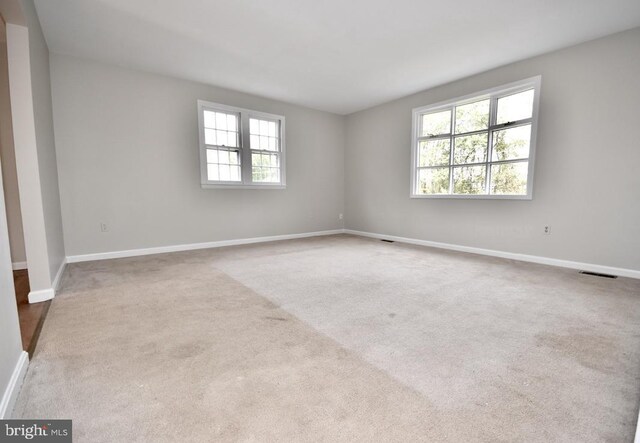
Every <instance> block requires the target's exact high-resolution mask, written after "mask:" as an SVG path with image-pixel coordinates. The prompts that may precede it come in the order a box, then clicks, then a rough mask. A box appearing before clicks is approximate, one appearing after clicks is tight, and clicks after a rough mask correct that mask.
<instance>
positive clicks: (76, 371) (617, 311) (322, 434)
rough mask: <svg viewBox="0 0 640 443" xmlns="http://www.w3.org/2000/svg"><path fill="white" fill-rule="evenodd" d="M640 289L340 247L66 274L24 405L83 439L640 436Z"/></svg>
mask: <svg viewBox="0 0 640 443" xmlns="http://www.w3.org/2000/svg"><path fill="white" fill-rule="evenodd" d="M639 403H640V281H637V280H631V279H624V278H619V279H616V280H609V279H602V278H597V277H590V276H584V275H580V274H578V273H577V272H576V271H572V270H564V269H558V268H550V267H545V266H540V265H533V264H528V263H521V262H515V261H509V260H502V259H494V258H489V257H482V256H477V255H471V254H462V253H454V252H447V251H441V250H436V249H428V248H421V247H412V246H408V245H401V244H398V243H394V244H389V243H383V242H379V241H375V240H369V239H363V238H357V237H351V236H333V237H325V238H314V239H303V240H294V241H286V242H278V243H269V244H260V245H249V246H241V247H231V248H222V249H211V250H203V251H191V252H181V253H173V254H165V255H156V256H147V257H139V258H130V259H120V260H110V261H102V262H93V263H81V264H74V265H69V267H68V271H67V275H66V277H65V279H64V281H63V289H62V291H61V293H60V295H59V296H58V297H56V299H55V300H54V301H53V303H52V305H51V309H50V311H49V316H48V318H47V320H46V323H45V325H44V328H43V331H42V334H41V337H40V343H39V344H38V348H37V350H36V355H35V357H34V360H33V361H32V363H31V365H30V368H29V372H28V374H27V379H26V381H25V384H24V387H23V390H22V393H21V395H20V398H19V400H18V405H17V408H16V411H15V414H14V415H16V416H19V417H31V418H42V417H46V418H72V419H73V420H74V437H75V440H76V441H92V442H99V441H105V442H106V441H303V440H306V441H403V442H404V441H527V442H530V441H541V442H542V441H545V442H548V441H576V442H589V441H594V442H595V441H611V442H621V441H622V442H623V441H629V442H630V441H632V440H633V435H634V430H635V424H636V419H637V411H638V406H639Z"/></svg>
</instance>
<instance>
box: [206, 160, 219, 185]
mask: <svg viewBox="0 0 640 443" xmlns="http://www.w3.org/2000/svg"><path fill="white" fill-rule="evenodd" d="M207 179H208V180H212V181H217V180H220V175H219V174H218V165H217V164H213V165H207Z"/></svg>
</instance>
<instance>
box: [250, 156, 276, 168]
mask: <svg viewBox="0 0 640 443" xmlns="http://www.w3.org/2000/svg"><path fill="white" fill-rule="evenodd" d="M251 165H252V166H256V167H258V166H260V167H262V166H265V167H274V168H277V167H278V166H280V160H279V158H278V155H276V154H262V153H259V154H256V153H255V152H254V153H252V154H251Z"/></svg>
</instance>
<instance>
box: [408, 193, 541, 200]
mask: <svg viewBox="0 0 640 443" xmlns="http://www.w3.org/2000/svg"><path fill="white" fill-rule="evenodd" d="M410 197H411V198H434V199H454V200H460V199H465V200H533V197H532V196H531V195H457V194H456V195H448V194H447V195H445V194H436V195H421V194H412V195H410Z"/></svg>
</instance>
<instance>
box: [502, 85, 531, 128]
mask: <svg viewBox="0 0 640 443" xmlns="http://www.w3.org/2000/svg"><path fill="white" fill-rule="evenodd" d="M532 115H533V89H530V90H528V91H524V92H519V93H518V94H513V95H508V96H506V97H502V98H499V99H498V115H497V119H496V122H497V123H498V124H502V123H507V122H513V121H517V120H523V119H525V118H531V116H532Z"/></svg>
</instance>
